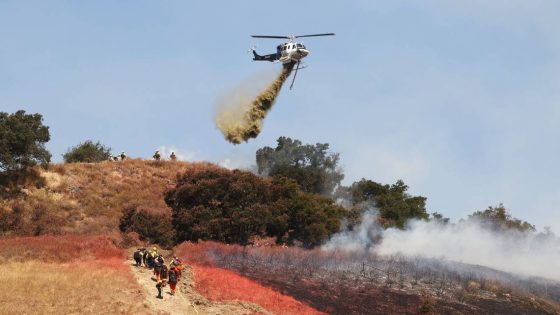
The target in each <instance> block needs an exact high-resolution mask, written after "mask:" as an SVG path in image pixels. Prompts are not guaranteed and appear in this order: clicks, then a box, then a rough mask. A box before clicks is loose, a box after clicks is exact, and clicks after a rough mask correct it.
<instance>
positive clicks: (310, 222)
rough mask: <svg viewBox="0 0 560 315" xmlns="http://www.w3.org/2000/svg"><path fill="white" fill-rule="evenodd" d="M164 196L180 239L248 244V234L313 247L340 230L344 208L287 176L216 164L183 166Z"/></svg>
mask: <svg viewBox="0 0 560 315" xmlns="http://www.w3.org/2000/svg"><path fill="white" fill-rule="evenodd" d="M165 201H166V203H167V205H168V206H169V207H171V209H172V222H173V226H174V227H175V230H176V232H177V239H178V241H179V242H182V241H187V240H190V241H197V240H199V239H202V240H217V241H221V242H226V243H239V244H247V242H248V241H249V239H250V238H251V237H253V236H262V237H264V236H273V237H276V239H277V242H279V243H281V242H287V243H295V242H301V243H302V244H303V245H305V246H307V247H312V246H315V245H318V244H321V242H323V241H324V240H326V239H327V238H328V237H329V236H330V235H331V234H332V233H334V232H337V231H338V230H339V224H340V219H341V218H342V215H343V212H344V210H343V209H342V208H341V207H340V206H337V205H335V204H334V201H333V200H332V199H331V198H327V197H322V196H318V195H312V194H308V193H305V192H302V191H301V190H300V189H299V188H298V185H297V183H296V182H294V181H293V180H291V179H288V178H285V177H272V178H270V177H260V176H257V175H255V174H253V173H250V172H245V171H240V170H233V171H230V170H227V169H223V168H219V167H215V166H207V167H193V168H190V169H188V170H187V171H186V172H185V173H183V174H182V175H180V176H179V177H178V179H177V185H176V187H175V188H174V189H171V190H169V191H168V192H167V193H166V195H165Z"/></svg>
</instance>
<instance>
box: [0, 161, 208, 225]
mask: <svg viewBox="0 0 560 315" xmlns="http://www.w3.org/2000/svg"><path fill="white" fill-rule="evenodd" d="M208 165H209V164H206V163H187V162H173V163H171V162H154V161H145V160H135V159H129V160H125V161H122V162H110V161H107V162H102V163H75V164H54V165H51V166H50V167H49V169H48V170H39V174H40V176H41V177H42V178H43V179H44V186H43V187H34V186H28V187H26V188H25V189H23V190H22V191H21V193H19V194H16V195H14V196H9V197H7V198H3V199H2V200H1V201H0V210H1V211H2V212H1V216H2V218H5V220H3V221H4V226H2V227H0V229H2V230H3V231H4V232H5V233H6V234H23V235H38V234H60V233H72V234H99V233H108V232H118V224H119V218H120V216H121V215H122V212H123V210H124V209H125V208H127V207H130V206H139V207H141V208H143V209H147V210H149V211H151V212H158V213H169V208H168V207H167V206H166V205H165V202H164V200H163V193H164V192H165V191H166V190H167V189H169V188H171V187H173V184H174V180H175V177H176V175H177V173H179V172H182V171H184V170H186V169H187V168H197V167H206V166H208Z"/></svg>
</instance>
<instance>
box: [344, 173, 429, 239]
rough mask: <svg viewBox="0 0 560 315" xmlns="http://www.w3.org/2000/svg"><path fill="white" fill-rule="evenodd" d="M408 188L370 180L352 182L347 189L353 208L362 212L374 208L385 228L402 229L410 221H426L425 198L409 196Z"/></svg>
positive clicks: (402, 183) (399, 184)
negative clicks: (394, 227)
mask: <svg viewBox="0 0 560 315" xmlns="http://www.w3.org/2000/svg"><path fill="white" fill-rule="evenodd" d="M407 190H408V186H407V185H406V184H405V183H404V182H403V181H402V180H398V181H397V182H396V183H394V184H392V185H383V184H380V183H377V182H374V181H372V180H367V179H362V180H360V181H358V182H354V183H353V184H352V186H350V188H349V189H348V194H349V195H350V198H351V200H352V203H353V206H354V207H356V208H358V209H361V210H364V209H367V208H368V207H369V208H371V207H372V206H373V207H376V208H377V209H378V210H379V221H380V223H382V225H383V226H385V227H391V226H396V227H398V228H404V227H405V225H406V222H407V221H408V220H410V219H428V217H429V215H428V213H427V212H426V199H427V198H426V197H422V196H411V195H409V194H408V193H407Z"/></svg>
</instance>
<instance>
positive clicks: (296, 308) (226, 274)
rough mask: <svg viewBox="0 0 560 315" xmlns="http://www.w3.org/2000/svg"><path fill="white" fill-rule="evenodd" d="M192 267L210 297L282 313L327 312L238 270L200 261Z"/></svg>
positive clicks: (199, 283)
mask: <svg viewBox="0 0 560 315" xmlns="http://www.w3.org/2000/svg"><path fill="white" fill-rule="evenodd" d="M192 268H193V271H194V277H195V283H196V285H195V286H196V289H197V290H198V292H200V293H201V294H202V295H204V296H205V297H206V298H208V299H210V300H213V301H232V300H233V301H235V300H239V301H247V302H252V303H255V304H258V305H260V306H262V307H263V308H265V309H266V310H268V311H270V312H272V313H274V314H279V315H283V314H286V315H289V314H325V313H322V312H319V311H317V310H315V309H313V308H311V307H309V306H307V305H305V304H303V303H301V302H299V301H297V300H295V299H294V298H292V297H289V296H286V295H283V294H280V293H278V292H276V291H274V290H272V289H271V288H268V287H265V286H262V285H260V284H258V283H256V282H254V281H251V280H249V279H247V278H245V277H243V276H240V275H239V274H237V273H235V272H232V271H228V270H225V269H220V268H213V267H208V266H200V265H193V266H192Z"/></svg>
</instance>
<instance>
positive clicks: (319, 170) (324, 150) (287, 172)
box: [256, 137, 344, 195]
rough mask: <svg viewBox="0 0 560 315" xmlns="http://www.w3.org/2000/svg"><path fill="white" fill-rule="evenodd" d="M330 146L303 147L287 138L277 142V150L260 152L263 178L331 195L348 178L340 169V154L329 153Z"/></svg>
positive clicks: (258, 157) (258, 156) (258, 161)
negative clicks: (288, 180) (282, 179)
mask: <svg viewBox="0 0 560 315" xmlns="http://www.w3.org/2000/svg"><path fill="white" fill-rule="evenodd" d="M328 150H329V144H328V143H317V144H315V145H311V144H306V145H303V144H302V142H301V141H299V140H297V139H294V140H292V139H291V138H287V137H280V138H278V140H277V145H276V148H271V147H264V148H261V149H259V150H258V151H257V153H256V158H257V167H258V172H259V174H263V175H269V176H278V177H287V178H291V179H293V180H295V181H296V182H297V183H298V185H299V186H300V188H301V190H303V191H305V192H308V193H315V194H325V195H330V194H332V192H333V191H334V189H335V188H336V187H337V186H339V185H340V181H342V179H343V178H344V174H343V173H342V170H341V169H340V168H339V166H338V161H339V159H340V158H339V154H338V153H329V151H328Z"/></svg>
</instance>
